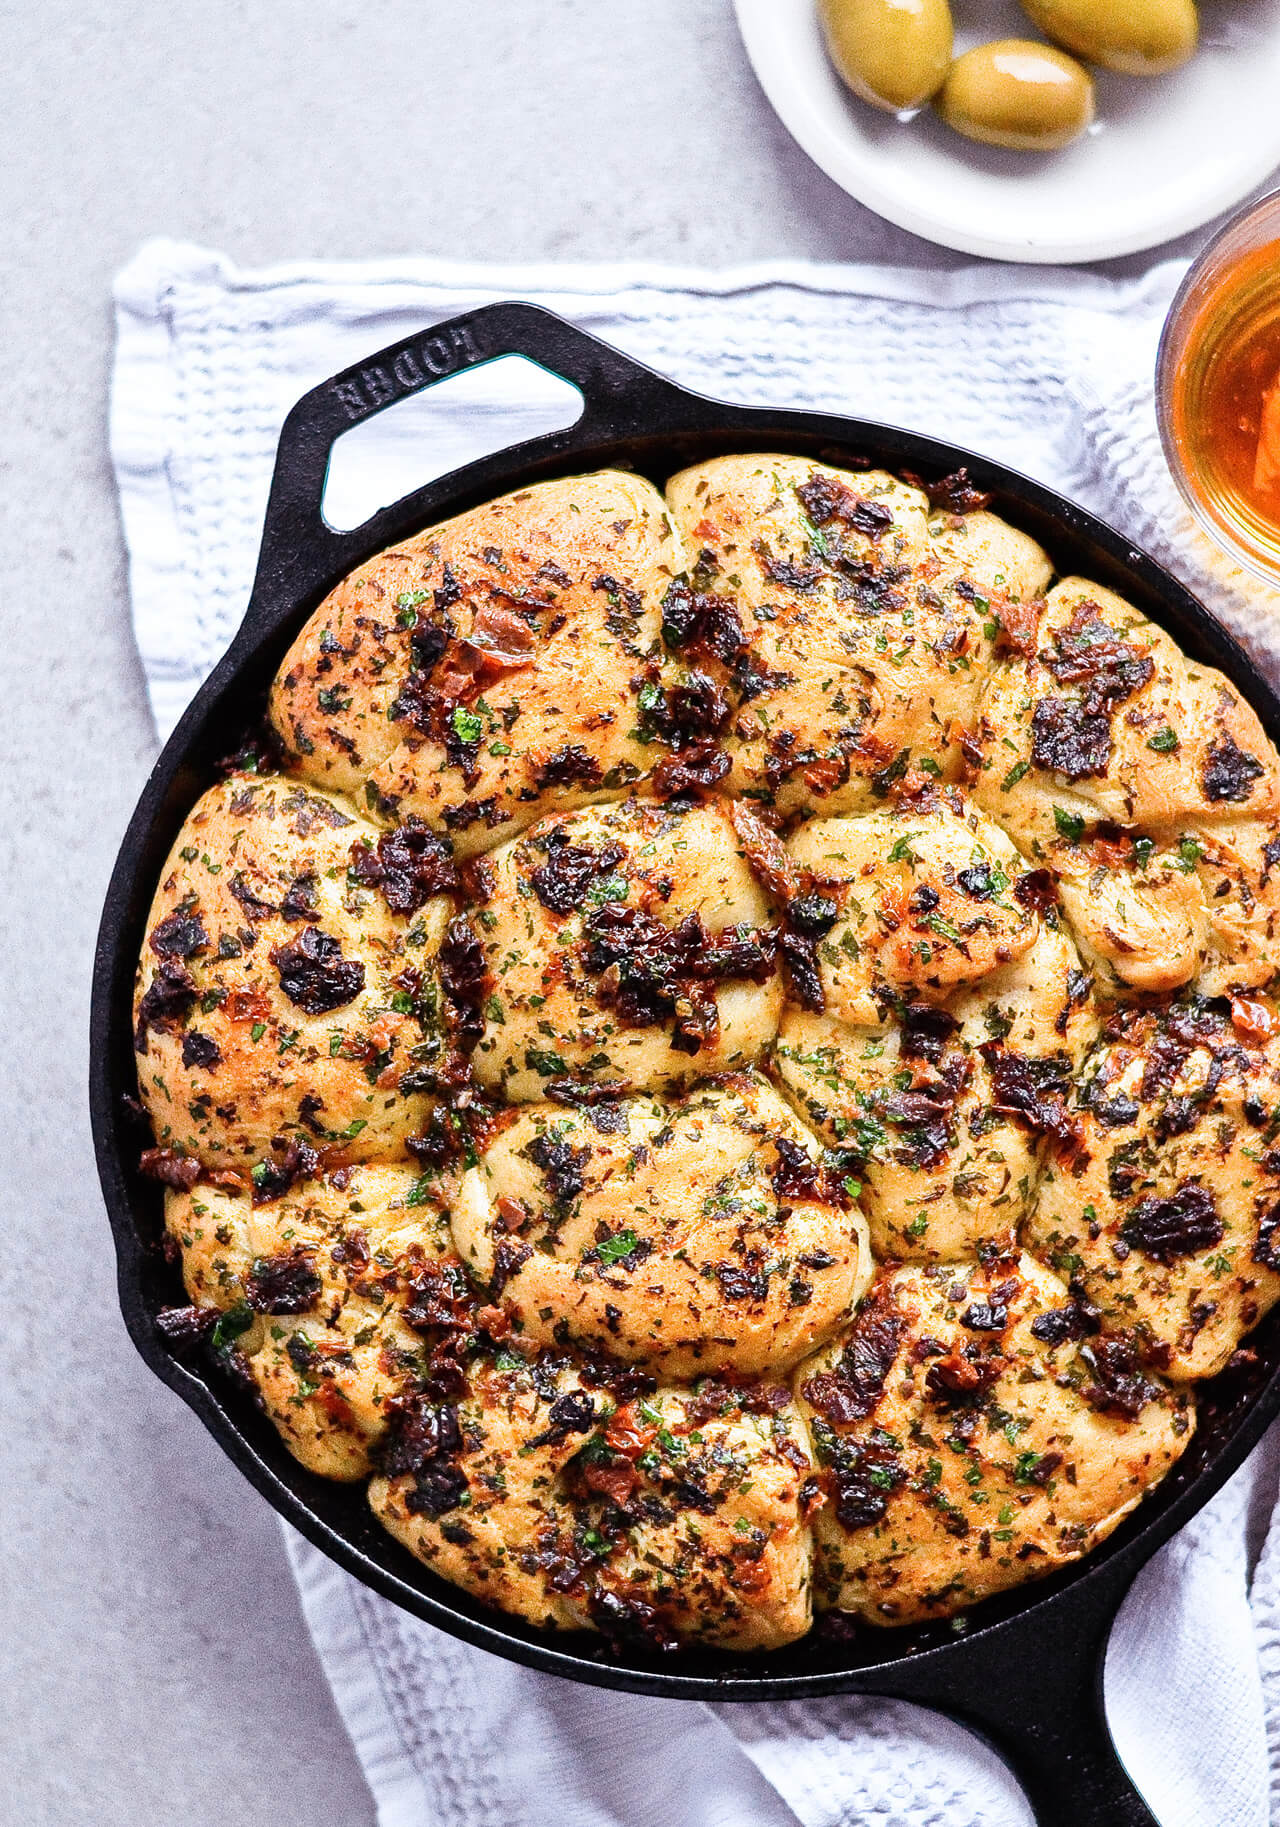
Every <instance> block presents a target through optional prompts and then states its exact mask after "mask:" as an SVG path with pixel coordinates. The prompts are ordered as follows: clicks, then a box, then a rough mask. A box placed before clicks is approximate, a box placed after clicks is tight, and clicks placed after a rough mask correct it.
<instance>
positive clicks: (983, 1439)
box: [794, 1256, 1192, 1624]
mask: <svg viewBox="0 0 1280 1827" xmlns="http://www.w3.org/2000/svg"><path fill="white" fill-rule="evenodd" d="M794 1382H795V1387H796V1392H797V1395H798V1398H799V1401H800V1406H801V1409H802V1410H803V1412H804V1414H805V1415H806V1417H807V1419H808V1421H809V1425H810V1428H811V1430H812V1434H813V1442H814V1450H815V1453H816V1456H817V1459H818V1463H819V1466H820V1467H821V1478H822V1484H823V1491H824V1495H825V1498H826V1501H825V1503H824V1504H823V1506H822V1508H821V1509H819V1510H818V1511H817V1513H816V1516H815V1518H814V1533H815V1536H816V1538H817V1541H816V1548H817V1552H816V1559H815V1566H814V1587H815V1598H816V1601H817V1603H818V1604H819V1605H823V1606H836V1607H838V1608H839V1609H840V1610H842V1611H850V1612H854V1613H856V1614H857V1615H858V1616H860V1617H862V1618H865V1619H866V1621H867V1622H868V1623H870V1624H906V1623H912V1622H917V1621H922V1620H924V1619H927V1618H931V1617H945V1616H947V1615H948V1614H950V1613H952V1612H955V1611H957V1610H961V1609H963V1608H964V1607H965V1606H968V1605H972V1604H973V1603H975V1601H977V1600H978V1599H982V1598H985V1597H987V1596H988V1594H990V1593H993V1592H999V1591H1000V1590H1001V1589H1002V1588H1004V1587H1006V1586H1014V1585H1017V1584H1019V1583H1020V1582H1021V1581H1023V1580H1028V1579H1034V1578H1038V1577H1040V1576H1042V1575H1044V1574H1046V1573H1051V1572H1053V1571H1054V1569H1055V1568H1057V1567H1060V1566H1062V1564H1063V1563H1064V1562H1065V1561H1070V1560H1074V1559H1076V1558H1077V1557H1078V1556H1079V1555H1081V1554H1085V1553H1087V1552H1088V1551H1089V1549H1090V1548H1091V1547H1093V1546H1095V1545H1096V1544H1097V1543H1098V1542H1100V1541H1101V1540H1102V1539H1103V1538H1104V1537H1105V1536H1107V1535H1109V1534H1110V1532H1111V1531H1112V1529H1114V1528H1115V1526H1116V1524H1117V1523H1118V1522H1119V1521H1120V1520H1121V1518H1122V1517H1124V1516H1126V1515H1127V1514H1128V1512H1129V1511H1130V1510H1132V1508H1133V1507H1134V1505H1135V1504H1136V1503H1137V1502H1138V1500H1139V1499H1140V1498H1141V1497H1142V1495H1143V1493H1144V1492H1145V1491H1146V1490H1148V1489H1149V1488H1150V1487H1151V1486H1152V1485H1153V1484H1155V1483H1157V1482H1158V1481H1159V1479H1161V1478H1162V1477H1163V1476H1164V1474H1165V1472H1167V1471H1168V1469H1169V1467H1170V1466H1171V1465H1172V1464H1173V1462H1174V1461H1175V1460H1176V1459H1177V1458H1178V1456H1179V1454H1180V1453H1181V1452H1182V1450H1183V1448H1184V1447H1185V1446H1186V1444H1187V1440H1188V1438H1189V1436H1190V1433H1191V1428H1192V1411H1191V1409H1190V1406H1189V1404H1188V1399H1187V1397H1186V1396H1185V1395H1181V1394H1179V1393H1177V1392H1176V1391H1174V1390H1171V1389H1170V1388H1168V1387H1167V1386H1166V1385H1165V1384H1164V1383H1162V1382H1161V1381H1160V1379H1159V1378H1158V1377H1155V1376H1152V1375H1150V1374H1149V1373H1148V1372H1147V1371H1145V1370H1144V1369H1143V1367H1142V1365H1141V1363H1140V1361H1139V1359H1138V1357H1137V1354H1136V1352H1135V1351H1134V1348H1133V1345H1132V1343H1131V1341H1129V1340H1128V1339H1126V1338H1125V1337H1124V1336H1123V1335H1114V1334H1110V1333H1107V1332H1104V1331H1101V1330H1099V1328H1098V1324H1097V1320H1096V1317H1094V1316H1093V1315H1092V1314H1091V1313H1090V1311H1089V1310H1088V1309H1087V1308H1083V1309H1082V1308H1081V1307H1080V1305H1079V1303H1077V1302H1076V1301H1075V1300H1073V1299H1072V1297H1071V1296H1070V1295H1069V1294H1068V1292H1067V1289H1066V1287H1065V1286H1064V1285H1063V1283H1062V1282H1060V1281H1059V1280H1058V1279H1057V1277H1056V1276H1054V1275H1052V1274H1050V1273H1049V1271H1048V1270H1047V1269H1044V1268H1042V1267H1041V1266H1040V1265H1039V1264H1038V1263H1036V1262H1033V1261H1032V1260H1031V1258H1030V1257H1027V1256H1023V1257H1021V1258H1019V1257H1017V1256H1013V1257H1007V1258H994V1259H992V1260H991V1261H990V1262H989V1263H988V1264H987V1265H986V1266H985V1267H984V1266H981V1265H978V1264H973V1263H970V1264H967V1265H965V1264H960V1265H954V1264H946V1263H937V1264H934V1265H932V1266H931V1267H919V1266H912V1267H908V1268H902V1269H898V1270H890V1271H887V1272H886V1273H885V1275H884V1276H883V1278H882V1279H881V1280H880V1281H878V1282H877V1283H876V1285H875V1286H874V1288H873V1289H872V1291H871V1293H870V1295H869V1296H868V1298H867V1300H866V1302H865V1303H864V1305H863V1308H862V1310H861V1312H860V1313H859V1315H858V1318H857V1320H856V1321H855V1322H854V1324H853V1326H852V1328H851V1329H850V1331H849V1332H848V1334H847V1335H846V1336H845V1337H844V1338H843V1339H839V1340H837V1341H836V1342H835V1343H833V1344H831V1345H829V1346H827V1347H825V1348H824V1349H823V1350H822V1351H821V1352H819V1353H818V1355H817V1356H816V1357H814V1358H811V1359H810V1360H809V1361H808V1363H806V1364H802V1365H800V1367H799V1368H798V1369H797V1371H796V1372H795V1377H794Z"/></svg>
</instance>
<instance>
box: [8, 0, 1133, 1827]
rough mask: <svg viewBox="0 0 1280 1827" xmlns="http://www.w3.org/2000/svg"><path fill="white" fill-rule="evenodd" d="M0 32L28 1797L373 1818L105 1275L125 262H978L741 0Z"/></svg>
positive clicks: (155, 17)
mask: <svg viewBox="0 0 1280 1827" xmlns="http://www.w3.org/2000/svg"><path fill="white" fill-rule="evenodd" d="M0 68H2V69H3V70H4V72H5V76H6V78H7V80H6V82H5V104H4V108H3V110H0V197H2V198H3V222H4V230H5V232H4V236H3V248H4V252H3V255H0V260H2V261H3V267H4V275H3V284H0V366H2V368H3V375H4V407H5V410H4V429H3V432H2V433H0V461H2V463H3V477H2V482H0V528H2V529H3V546H2V547H0V549H2V550H3V553H4V560H5V566H6V570H7V573H8V576H9V583H8V585H7V586H6V590H5V602H4V639H3V642H2V643H0V668H2V669H3V677H4V687H3V698H2V700H0V703H2V706H3V708H2V709H0V748H2V752H3V775H2V778H3V782H4V789H5V800H6V805H7V810H6V813H5V816H4V819H3V844H4V850H3V861H4V869H3V876H2V877H0V886H2V887H3V896H2V906H0V932H2V939H3V942H2V943H0V971H3V974H4V994H5V1016H4V1025H3V1038H4V1048H3V1068H4V1072H5V1074H6V1080H7V1083H6V1087H5V1104H4V1108H5V1110H6V1111H7V1112H8V1121H9V1122H10V1123H11V1124H12V1125H13V1128H14V1134H15V1143H11V1144H10V1146H9V1147H8V1148H7V1149H6V1150H5V1151H4V1167H3V1172H4V1179H5V1187H6V1195H7V1196H6V1200H5V1207H4V1211H5V1217H4V1226H5V1231H4V1239H5V1241H4V1244H3V1246H0V1279H2V1284H3V1294H2V1296H0V1359H2V1360H3V1363H2V1375H3V1384H2V1387H3V1392H4V1395H3V1400H4V1424H3V1426H2V1427H0V1601H2V1604H3V1611H2V1613H0V1618H2V1623H0V1720H2V1722H3V1723H2V1724H0V1772H2V1774H0V1821H2V1822H3V1823H5V1824H6V1827H7V1824H8V1823H15V1824H16V1823H19V1822H21V1823H22V1824H23V1827H45V1824H49V1827H75V1824H78V1823H81V1822H85V1823H89V1822H92V1823H93V1824H94V1827H117V1823H119V1824H120V1827H124V1824H125V1823H127V1824H128V1827H170V1824H175V1827H176V1824H177V1823H180V1822H181V1823H186V1822H189V1821H212V1820H216V1821H220V1822H221V1821H234V1822H238V1823H241V1822H268V1821H269V1822H271V1823H272V1827H304V1824H306V1827H313V1824H314V1823H315V1821H316V1820H317V1819H323V1820H324V1821H326V1822H329V1823H334V1824H335V1827H367V1824H368V1823H370V1822H371V1821H372V1819H373V1809H372V1804H371V1801H370V1799H369V1796H368V1794H367V1791H366V1789H365V1787H364V1783H363V1779H362V1777H361V1774H360V1771H359V1768H358V1766H357V1765H356V1763H355V1760H354V1758H353V1756H352V1753H351V1750H350V1747H349V1745H348V1743H347V1740H346V1738H345V1735H344V1733H343V1729H342V1725H341V1722H340V1720H339V1718H338V1716H337V1714H336V1712H335V1710H334V1707H333V1704H332V1701H331V1699H330V1697H329V1693H328V1690H327V1688H326V1686H325V1682H324V1678H323V1674H322V1672H321V1670H320V1667H319V1665H318V1663H317V1661H316V1658H315V1655H314V1653H313V1651H312V1649H311V1645H310V1642H309V1639H308V1637H307V1635H306V1632H305V1629H304V1627H303V1624H302V1620H301V1617H300V1614H299V1611H298V1606H297V1602H296V1600H295V1597H294V1593H293V1588H292V1585H291V1582H290V1578H289V1573H288V1569H287V1567H286V1564H285V1560H284V1555H283V1552H282V1549H281V1544H280V1539H279V1536H278V1533H277V1529H276V1524H275V1519H274V1517H273V1516H272V1515H271V1514H270V1513H269V1511H268V1510H267V1509H266V1507H265V1506H264V1505H263V1504H262V1503H261V1502H260V1501H259V1500H258V1499H257V1497H256V1496H255V1495H254V1494H253V1493H252V1492H251V1491H250V1490H249V1489H248V1488H247V1487H246V1486H245V1485H244V1484H243V1483H242V1482H241V1480H240V1479H239V1477H238V1475H237V1474H236V1473H235V1472H234V1471H233V1470H232V1469H231V1468H230V1466H229V1465H228V1464H227V1463H226V1462H225V1461H224V1460H223V1459H222V1457H221V1456H220V1455H219V1453H218V1452H217V1450H216V1449H215V1448H214V1447H213V1446H212V1445H211V1443H210V1442H209V1441H208V1440H207V1439H206V1438H205V1436H204V1434H203V1432H202V1431H201V1430H200V1429H199V1427H198V1426H197V1424H196V1423H195V1421H194V1420H193V1419H192V1418H191V1417H190V1416H189V1415H188V1414H187V1412H186V1411H185V1409H184V1408H182V1406H181V1405H180V1404H179V1403H178V1402H177V1400H176V1399H175V1398H174V1397H172V1396H170V1395H169V1394H168V1393H167V1392H166V1391H164V1390H163V1389H161V1388H160V1387H159V1386H158V1385H157V1384H156V1383H154V1382H153V1381H152V1379H151V1378H150V1376H149V1375H148V1374H147V1373H146V1372H145V1371H144V1370H143V1368H142V1367H141V1365H140V1363H139V1362H138V1360H137V1359H136V1358H135V1357H134V1355H133V1353H132V1350H131V1348H130V1346H129V1344H128V1342H127V1340H126V1338H125V1336H124V1332H123V1329H122V1327H121V1325H120V1322H119V1319H118V1316H117V1315H116V1314H115V1313H114V1312H113V1290H112V1265H111V1260H110V1255H109V1251H108V1241H107V1232H106V1225H105V1222H104V1219H103V1216H102V1211H101V1207H100V1203H99V1198H98V1192H97V1188H96V1184H95V1181H94V1176H93V1169H92V1163H91V1159H90V1149H89V1139H88V1135H87V1126H86V1120H85V1113H84V1082H85V1067H86V1037H85V1029H86V1020H87V995H86V983H87V977H88V971H89V962H90V955H91V947H92V942H93V935H94V929H95V925H96V921H97V914H98V905H99V899H100V895H101V892H102V888H103V885H104V883H105V880H106V876H107V873H108V869H109V867H110V863H111V859H112V856H113V853H114V849H115V845H116V842H117V839H118V836H119V833H120V831H121V829H122V827H123V824H124V821H125V819H126V816H127V814H128V811H129V809H130V807H131V806H132V803H133V800H134V797H135V794H136V792H137V789H138V788H139V786H140V784H141V782H142V779H143V776H144V773H145V771H146V769H147V767H148V765H149V763H150V761H151V759H152V756H153V753H154V747H155V744H154V738H153V733H152V730H151V726H150V723H149V720H148V715H147V710H146V706H145V702H144V696H143V689H142V682H141V677H140V673H139V668H138V662H137V658H136V656H135V653H134V650H133V646H132V642H131V639H130V632H129V623H128V615H127V607H126V596H125V573H124V565H123V562H122V556H121V547H120V537H119V531H118V526H117V519H116V511H115V503H114V498H113V493H112V485H111V476H110V472H109V467H108V460H107V450H106V433H105V405H106V390H107V381H108V368H109V360H110V350H111V321H110V313H109V302H108V287H109V284H110V280H111V276H112V274H113V273H114V271H115V270H116V269H117V268H118V267H119V266H120V265H121V264H122V263H123V262H124V261H125V260H126V259H127V258H128V256H129V255H130V254H131V253H132V251H133V250H134V248H135V247H136V245H137V244H138V242H139V241H140V240H142V239H143V238H144V237H145V236H147V235H151V234H157V233H166V234H170V235H177V236H183V237H189V238H192V239H196V240H201V241H205V242H207V243H210V244H213V245H217V246H221V247H223V248H225V249H226V250H227V251H228V252H229V253H230V254H232V255H233V256H234V257H235V258H236V259H237V260H239V261H241V262H245V263H254V262H261V261H268V260H275V259H280V258H286V257H290V256H305V255H327V256H336V257H340V256H361V255H369V254H376V253H388V254H391V253H397V254H398V253H417V252H430V253H441V254H458V255H465V256H471V257H476V258H484V257H494V258H522V257H537V258H553V259H562V260H573V259H578V258H584V259H600V258H611V257H624V256H644V257H649V258H654V259H673V260H679V261H706V262H712V263H721V262H729V261H733V260H740V259H746V258H752V257H757V256H767V255H775V254H780V255H781V254H785V255H809V256H815V257H819V258H824V259H825V258H830V259H857V258H874V259H880V258H883V259H894V260H900V261H905V262H910V263H913V264H918V263H922V262H935V263H937V264H940V265H951V264H954V263H955V261H954V257H952V256H949V255H943V254H939V253H937V252H936V251H935V250H932V249H930V248H929V247H927V246H926V245H925V244H924V243H922V242H919V241H916V240H914V239H913V238H912V237H910V236H908V235H905V234H900V233H898V232H897V231H895V230H892V229H890V228H888V227H887V226H886V225H885V224H882V223H880V222H878V221H877V220H876V219H875V218H874V217H872V216H870V215H869V214H868V213H867V212H866V211H865V210H863V209H861V208H860V207H859V206H857V205H856V204H854V203H852V202H851V201H850V200H849V199H847V198H846V197H844V196H843V195H842V194H841V193H840V192H839V191H837V190H836V189H835V188H834V186H832V185H831V184H830V183H829V182H828V181H827V180H826V179H825V178H823V177H822V176H821V175H820V174H819V173H818V172H817V171H816V170H815V169H814V168H813V167H812V166H811V165H810V164H809V163H808V161H807V160H806V159H805V157H804V156H803V154H801V153H800V152H799V151H798V150H796V148H795V147H793V145H792V144H791V143H790V141H789V140H788V139H787V137H786V136H785V134H784V133H783V132H782V130H781V128H780V127H779V126H778V125H777V124H776V122H775V121H774V119H773V117H772V115H771V114H770V112H769V110H768V108H767V106H766V104H765V103H764V101H763V99H762V97H761V95H760V94H759V91H758V90H757V88H756V86H755V83H754V80H753V78H752V76H751V72H750V70H749V68H748V66H747V63H746V60H745V58H744V56H743V53H742V51H741V48H740V46H739V43H738V40H737V37H736V33H735V30H734V26H733V22H732V15H731V11H730V7H729V5H728V0H642V3H641V4H635V0H537V3H536V4H530V3H529V0H525V4H522V5H517V4H515V3H514V0H378V3H377V4H366V5H363V6H360V5H356V4H354V0H311V3H310V4H305V5H304V4H302V0H269V4H266V5H263V4H260V3H259V4H256V5H253V6H250V5H248V4H245V3H244V0H202V3H201V4H192V3H191V0H111V4H109V5H107V6H104V7H97V8H85V7H83V6H79V5H75V4H72V3H71V0H43V4H41V5H39V6H36V5H34V4H32V3H31V0H3V4H0ZM1126 264H1127V266H1128V267H1129V269H1130V270H1135V269H1136V268H1137V267H1139V266H1140V265H1141V264H1142V263H1141V262H1139V261H1131V262H1128V263H1126ZM15 1144H16V1145H15Z"/></svg>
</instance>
